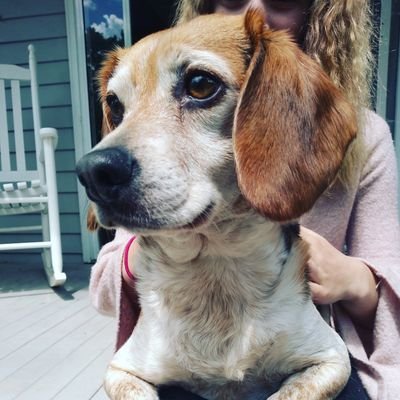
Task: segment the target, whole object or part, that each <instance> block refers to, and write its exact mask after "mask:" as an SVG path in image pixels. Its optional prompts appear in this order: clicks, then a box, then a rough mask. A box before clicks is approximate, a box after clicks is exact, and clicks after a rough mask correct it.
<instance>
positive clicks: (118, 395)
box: [104, 366, 159, 400]
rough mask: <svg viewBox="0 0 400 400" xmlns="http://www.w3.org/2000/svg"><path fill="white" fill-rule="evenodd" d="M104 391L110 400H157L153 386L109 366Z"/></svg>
mask: <svg viewBox="0 0 400 400" xmlns="http://www.w3.org/2000/svg"><path fill="white" fill-rule="evenodd" d="M104 389H105V391H106V392H107V394H108V396H109V397H110V399H112V400H158V398H159V397H158V395H157V390H156V388H155V386H153V385H151V384H150V383H147V382H145V381H144V380H142V379H140V378H138V377H137V376H134V375H132V374H131V373H129V372H126V371H123V370H121V369H117V368H115V367H113V366H109V367H108V369H107V372H106V376H105V380H104Z"/></svg>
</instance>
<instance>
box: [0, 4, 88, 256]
mask: <svg viewBox="0 0 400 400" xmlns="http://www.w3.org/2000/svg"><path fill="white" fill-rule="evenodd" d="M29 43H33V44H34V46H35V49H36V58H37V62H38V67H37V68H38V81H39V96H40V103H41V116H42V126H51V127H54V128H56V129H57V130H58V134H59V142H58V147H57V152H56V167H57V182H58V191H59V203H60V213H61V231H62V247H63V253H64V261H65V263H70V262H80V261H81V260H82V248H81V238H80V224H79V211H78V198H77V182H76V178H75V174H74V168H75V153H74V138H73V130H72V112H71V93H70V83H69V81H70V79H69V68H68V49H67V34H66V25H65V10H64V0H40V1H31V0H11V1H10V0H0V63H5V64H17V65H20V66H23V67H26V66H27V65H28V51H27V47H28V44H29ZM25 107H29V104H26V105H25ZM26 112H28V111H26ZM27 127H28V129H30V131H31V132H32V123H31V122H28V124H27ZM28 142H30V144H29V145H28V146H33V141H29V140H28ZM31 148H32V147H31ZM30 156H32V154H30V155H29V156H28V157H30ZM27 220H34V217H33V216H22V217H21V216H19V217H14V218H13V219H12V220H10V218H8V217H7V218H4V217H3V218H0V224H1V226H4V225H5V223H13V224H14V225H23V224H24V223H26V221H27ZM20 236H21V235H19V237H20ZM23 240H24V241H25V240H26V241H29V240H40V239H39V236H38V235H34V234H29V235H24V239H23ZM8 241H10V242H12V241H13V236H12V235H4V234H3V235H0V243H4V242H8ZM38 260H39V254H38V251H18V252H12V253H6V252H0V262H2V263H3V262H20V261H23V262H37V261H38Z"/></svg>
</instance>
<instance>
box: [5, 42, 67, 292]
mask: <svg viewBox="0 0 400 400" xmlns="http://www.w3.org/2000/svg"><path fill="white" fill-rule="evenodd" d="M28 49H29V69H25V68H21V67H19V66H16V65H7V64H3V65H0V156H1V171H0V216H5V215H17V214H26V213H40V214H41V225H35V226H24V227H5V228H1V229H0V232H1V233H10V234H11V233H19V232H21V233H23V232H26V233H29V232H32V231H42V241H39V242H25V243H4V244H0V251H4V250H21V249H38V248H42V249H43V252H42V259H43V263H44V269H45V272H46V275H47V279H48V281H49V285H50V286H51V287H53V286H59V285H62V284H63V283H64V282H65V280H66V275H65V273H64V272H62V253H61V235H60V219H59V209H58V198H57V183H56V168H55V159H54V152H55V147H56V144H57V131H56V129H54V128H41V122H40V108H39V96H38V84H37V78H36V59H35V51H34V47H33V45H29V46H28ZM21 81H25V82H26V81H28V82H29V83H30V89H31V90H30V92H31V100H32V117H33V134H34V136H35V138H34V139H35V140H34V142H35V152H36V169H34V170H32V169H27V167H26V159H25V155H26V154H25V145H24V130H23V124H22V121H23V118H22V106H21V86H20V82H21ZM9 82H10V83H9ZM6 89H7V90H6ZM8 92H10V96H7V94H8ZM8 98H10V99H11V100H10V101H8V103H10V104H9V105H8V108H7V99H8ZM7 110H8V111H7ZM7 114H8V116H9V117H11V115H12V118H9V121H12V122H13V129H9V127H8V119H7ZM28 133H29V132H28ZM26 134H27V133H26V132H25V135H26ZM13 142H14V143H15V151H10V150H11V148H10V143H11V144H12V143H13Z"/></svg>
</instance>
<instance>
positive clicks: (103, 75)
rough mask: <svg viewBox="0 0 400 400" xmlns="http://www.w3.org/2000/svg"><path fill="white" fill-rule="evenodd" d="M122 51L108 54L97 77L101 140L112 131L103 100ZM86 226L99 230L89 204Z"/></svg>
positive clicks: (117, 50)
mask: <svg viewBox="0 0 400 400" xmlns="http://www.w3.org/2000/svg"><path fill="white" fill-rule="evenodd" d="M123 51H124V50H123V49H120V48H117V49H115V50H113V51H111V52H110V53H108V54H107V56H106V58H105V60H104V62H103V64H102V66H101V68H100V71H99V73H98V75H97V84H98V88H99V97H100V102H101V106H102V111H103V119H102V123H101V137H102V138H103V137H104V136H106V135H107V134H108V133H110V132H111V131H112V130H113V129H114V126H113V125H112V120H111V116H110V109H109V108H108V106H107V104H106V101H105V99H106V96H107V84H108V81H109V79H110V78H111V76H112V74H113V72H114V70H115V67H116V66H117V65H118V62H119V60H120V57H121V55H122V53H123ZM86 226H87V228H88V230H89V231H96V230H97V229H98V228H99V223H98V221H97V218H96V214H95V212H94V210H93V206H92V205H91V204H90V205H89V209H88V212H87V216H86Z"/></svg>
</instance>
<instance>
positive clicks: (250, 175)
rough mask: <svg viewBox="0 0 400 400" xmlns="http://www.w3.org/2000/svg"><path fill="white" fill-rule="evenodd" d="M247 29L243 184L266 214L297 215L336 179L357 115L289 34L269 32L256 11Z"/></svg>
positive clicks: (240, 127) (238, 151)
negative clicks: (249, 55)
mask: <svg viewBox="0 0 400 400" xmlns="http://www.w3.org/2000/svg"><path fill="white" fill-rule="evenodd" d="M245 30H246V33H247V35H248V37H249V40H250V43H251V47H252V49H251V52H252V55H251V61H250V64H249V67H248V70H247V72H246V77H245V82H244V84H243V86H242V89H241V93H240V96H239V102H238V106H237V109H236V112H235V123H234V133H233V138H234V152H235V159H236V165H237V173H238V179H239V186H240V189H241V191H242V193H243V195H244V196H245V197H246V199H247V200H248V201H249V202H250V204H251V205H252V206H253V207H254V208H256V209H257V210H258V211H259V212H260V213H262V214H263V215H265V216H266V217H268V218H271V219H273V220H276V221H285V220H290V219H294V218H298V217H300V216H301V215H302V214H303V213H304V212H306V211H308V210H309V209H310V208H311V207H312V206H313V204H314V202H315V201H316V199H317V198H318V197H319V196H320V195H321V194H322V192H323V191H324V190H325V189H326V188H327V187H328V186H329V184H330V183H331V182H332V181H333V179H334V178H335V176H336V174H337V172H338V170H339V168H340V165H341V162H342V160H343V158H344V156H345V153H346V150H347V148H348V146H349V144H350V143H351V141H352V140H353V139H354V137H355V135H356V131H357V119H356V116H355V113H354V111H353V110H352V108H351V107H350V105H349V104H348V103H347V102H346V100H345V99H344V97H343V95H342V94H341V92H340V91H339V90H338V89H337V88H336V86H335V85H334V84H333V82H331V80H330V79H329V78H328V77H327V75H326V74H325V73H324V72H323V71H322V70H321V68H320V67H319V66H318V65H317V64H316V63H315V62H314V61H312V60H311V59H310V58H309V57H308V56H306V55H305V54H304V53H303V52H302V51H301V50H300V49H299V48H298V47H297V45H296V44H295V43H293V41H291V39H290V38H289V36H288V34H287V33H285V32H279V31H276V32H274V31H271V30H269V29H268V28H267V27H265V25H264V19H263V15H261V14H260V13H259V12H257V11H255V10H250V11H248V12H247V14H246V16H245Z"/></svg>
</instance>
